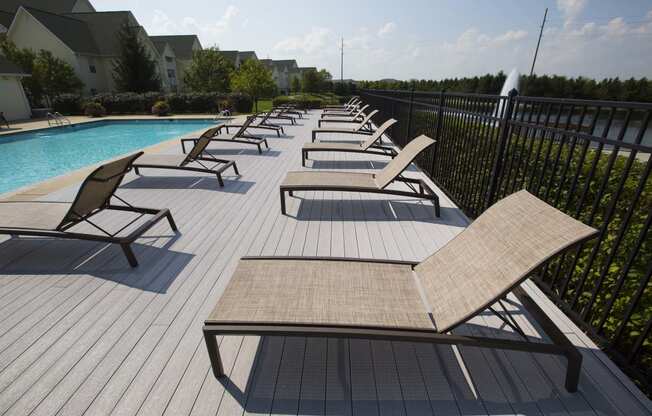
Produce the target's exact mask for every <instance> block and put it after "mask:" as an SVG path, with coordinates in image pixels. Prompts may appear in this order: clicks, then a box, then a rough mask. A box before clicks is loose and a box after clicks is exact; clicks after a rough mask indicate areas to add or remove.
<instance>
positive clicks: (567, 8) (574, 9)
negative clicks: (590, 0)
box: [557, 0, 587, 24]
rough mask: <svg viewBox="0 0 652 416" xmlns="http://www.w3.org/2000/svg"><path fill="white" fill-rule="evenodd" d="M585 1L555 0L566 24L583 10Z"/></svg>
mask: <svg viewBox="0 0 652 416" xmlns="http://www.w3.org/2000/svg"><path fill="white" fill-rule="evenodd" d="M586 2H587V0H557V9H559V11H560V12H561V13H562V15H563V16H564V19H565V22H566V24H569V23H570V22H572V21H573V20H575V18H576V17H577V15H579V14H580V13H581V12H582V10H584V7H586Z"/></svg>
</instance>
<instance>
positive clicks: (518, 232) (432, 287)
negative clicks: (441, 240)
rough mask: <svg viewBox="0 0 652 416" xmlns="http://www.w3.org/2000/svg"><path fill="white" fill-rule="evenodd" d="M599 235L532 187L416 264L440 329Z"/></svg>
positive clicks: (489, 211)
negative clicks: (542, 197) (581, 243)
mask: <svg viewBox="0 0 652 416" xmlns="http://www.w3.org/2000/svg"><path fill="white" fill-rule="evenodd" d="M596 233H597V230H595V229H593V228H591V227H589V226H587V225H585V224H583V223H581V222H580V221H577V220H575V219H573V218H571V217H569V216H568V215H566V214H564V213H563V212H561V211H559V210H557V209H555V208H553V207H551V206H550V205H548V204H546V203H545V202H543V201H541V200H540V199H538V198H536V197H535V196H533V195H532V194H530V193H528V192H527V191H519V192H517V193H515V194H512V195H511V196H508V197H507V198H504V199H503V200H501V201H499V202H497V203H495V204H494V205H493V206H491V207H490V208H489V209H487V210H486V211H485V212H484V213H483V214H482V215H480V217H478V218H477V219H476V220H475V221H474V222H473V223H472V224H471V225H469V226H468V227H467V228H466V229H465V230H464V231H462V232H461V233H460V234H458V235H457V236H456V237H455V238H453V239H452V240H451V241H450V242H449V243H448V244H446V245H445V246H444V247H442V248H441V249H440V250H439V251H437V252H436V253H435V254H433V255H432V256H430V257H428V258H427V259H425V260H424V261H422V262H421V263H420V264H419V265H417V266H416V267H415V272H416V273H417V276H418V279H419V281H420V283H421V285H422V288H423V291H424V296H425V298H426V300H427V301H428V303H429V304H430V307H431V308H432V318H433V320H434V322H435V326H436V328H437V331H439V332H442V333H443V332H448V331H450V330H451V329H453V328H455V327H456V326H457V325H459V324H461V323H464V322H466V321H467V320H468V319H470V318H471V317H472V316H474V315H476V314H478V313H479V312H481V311H483V310H484V309H486V308H487V307H488V306H491V305H493V304H494V303H495V302H496V301H498V300H499V299H501V298H503V297H504V296H505V295H506V294H507V293H508V292H510V291H511V290H512V289H513V288H515V287H516V286H518V285H520V284H521V283H523V281H525V280H526V279H527V278H528V276H529V275H530V273H532V272H533V271H534V270H535V269H537V268H538V267H539V266H541V265H542V264H544V263H545V262H547V261H548V260H550V259H551V258H552V257H554V256H555V255H557V254H559V253H560V252H562V251H564V250H566V249H568V248H569V247H571V246H573V245H575V244H577V243H579V242H581V241H585V240H587V239H589V238H591V237H593V236H594V235H595V234H596Z"/></svg>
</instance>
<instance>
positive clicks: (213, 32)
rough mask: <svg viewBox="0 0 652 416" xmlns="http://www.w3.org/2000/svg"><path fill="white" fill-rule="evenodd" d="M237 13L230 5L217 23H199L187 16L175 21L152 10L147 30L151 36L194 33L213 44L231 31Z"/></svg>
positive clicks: (164, 14) (160, 11)
mask: <svg viewBox="0 0 652 416" xmlns="http://www.w3.org/2000/svg"><path fill="white" fill-rule="evenodd" d="M238 13H239V10H238V8H237V7H235V6H233V5H230V6H228V7H227V8H226V10H225V11H224V14H222V16H221V17H220V18H219V19H218V20H217V21H212V22H199V21H197V19H195V18H193V17H187V16H186V17H182V18H180V19H178V20H175V19H173V18H171V17H170V16H168V15H167V14H166V13H165V12H163V11H162V10H154V16H153V17H152V22H151V24H150V25H149V27H148V28H147V30H148V32H149V33H150V34H152V35H168V34H172V35H174V34H186V33H196V34H197V35H199V37H200V38H201V39H203V40H205V41H208V42H213V43H215V42H217V41H218V40H219V38H220V35H222V34H224V33H225V32H227V31H229V30H230V29H231V26H232V22H233V20H234V19H235V18H236V17H237V16H238Z"/></svg>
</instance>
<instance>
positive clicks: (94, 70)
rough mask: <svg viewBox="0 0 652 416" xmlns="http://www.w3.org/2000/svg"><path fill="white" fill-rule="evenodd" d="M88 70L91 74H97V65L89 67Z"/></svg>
mask: <svg viewBox="0 0 652 416" xmlns="http://www.w3.org/2000/svg"><path fill="white" fill-rule="evenodd" d="M88 70H89V71H91V74H95V73H97V69H96V68H95V65H93V64H91V65H88Z"/></svg>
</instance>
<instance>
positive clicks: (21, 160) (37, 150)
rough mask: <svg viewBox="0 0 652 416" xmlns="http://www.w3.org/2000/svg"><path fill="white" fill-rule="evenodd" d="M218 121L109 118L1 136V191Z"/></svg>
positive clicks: (90, 163) (32, 182) (56, 174)
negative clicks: (125, 119)
mask: <svg viewBox="0 0 652 416" xmlns="http://www.w3.org/2000/svg"><path fill="white" fill-rule="evenodd" d="M215 124H216V122H214V121H212V120H208V119H206V120H129V121H117V120H106V121H98V122H92V123H84V124H77V125H73V126H72V127H59V128H52V129H44V130H39V131H33V132H26V133H18V134H11V135H6V136H0V194H2V193H4V192H8V191H11V190H15V189H18V188H21V187H23V186H26V185H31V184H34V183H37V182H40V181H43V180H45V179H48V178H52V177H55V176H58V175H62V174H64V173H66V172H70V171H73V170H75V169H79V168H82V167H84V166H88V165H92V164H94V163H98V162H101V161H103V160H107V159H111V158H113V157H116V156H119V155H122V154H125V153H129V152H133V151H135V150H138V149H142V148H143V147H146V146H151V145H153V144H156V143H160V142H162V141H165V140H169V139H173V138H175V137H179V136H183V135H185V134H187V133H190V132H193V131H196V130H202V129H206V128H208V127H210V126H214V125H215Z"/></svg>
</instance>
